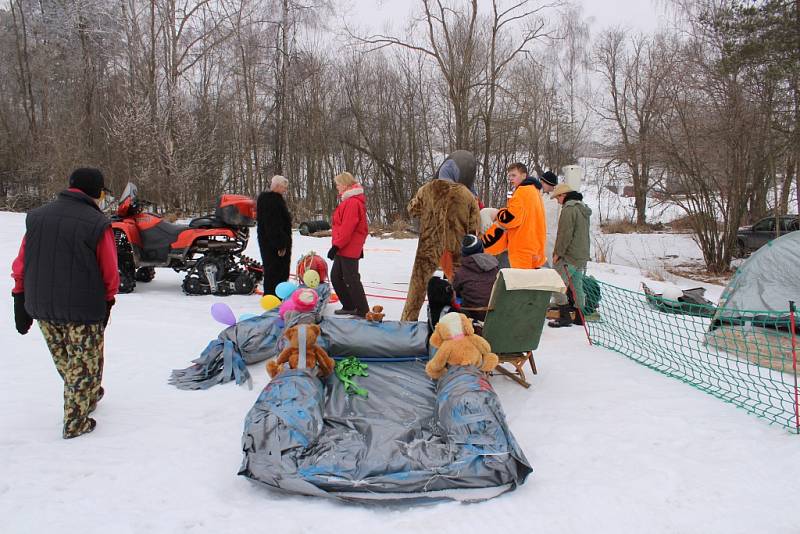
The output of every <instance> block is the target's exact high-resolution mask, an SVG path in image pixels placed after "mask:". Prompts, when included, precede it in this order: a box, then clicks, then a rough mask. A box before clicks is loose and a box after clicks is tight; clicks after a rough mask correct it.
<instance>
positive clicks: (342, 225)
mask: <svg viewBox="0 0 800 534" xmlns="http://www.w3.org/2000/svg"><path fill="white" fill-rule="evenodd" d="M334 182H335V183H336V189H337V191H338V192H339V198H341V202H339V205H338V206H336V210H335V211H334V212H333V221H332V222H333V224H332V226H333V228H332V231H333V236H332V238H331V241H332V245H333V246H332V247H331V249H330V250H329V251H328V259H330V260H332V261H333V267H332V268H331V284H333V289H334V290H335V291H336V295H337V296H338V297H339V302H341V303H342V308H341V309H340V310H336V311H335V312H334V313H335V314H337V315H356V316H358V317H364V316H366V315H367V312H368V311H369V304H368V303H367V296H366V295H365V294H364V286H363V285H362V284H361V275H360V274H359V273H358V261H359V260H360V259H361V258H363V257H364V243H365V242H366V240H367V235H368V234H369V226H368V225H367V203H366V197H364V189H363V188H362V187H361V185H360V184H359V183H358V182H357V181H356V179H355V178H354V177H353V175H352V174H350V173H349V172H343V173H341V174H339V175H337V176H336V177H335V178H334Z"/></svg>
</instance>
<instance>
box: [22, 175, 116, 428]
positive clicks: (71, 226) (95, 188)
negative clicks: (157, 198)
mask: <svg viewBox="0 0 800 534" xmlns="http://www.w3.org/2000/svg"><path fill="white" fill-rule="evenodd" d="M104 192H105V185H104V179H103V174H102V173H101V172H100V171H99V170H97V169H92V168H80V169H76V170H75V171H74V172H73V173H72V175H71V176H70V177H69V189H67V190H66V191H62V192H61V193H60V194H59V195H58V198H56V200H54V201H53V202H50V203H49V204H46V205H44V206H42V207H40V208H37V209H35V210H32V211H31V212H29V213H28V216H27V217H26V218H25V237H24V238H23V240H22V245H21V246H20V249H19V254H18V255H17V258H16V259H15V260H14V262H13V264H12V277H13V278H14V289H13V291H12V296H13V298H14V320H15V323H16V327H17V331H18V332H19V333H20V334H23V335H25V334H27V333H28V331H29V330H30V328H31V325H32V324H33V320H34V319H36V320H38V321H39V328H41V330H42V334H43V335H44V339H45V341H46V342H47V346H48V348H49V349H50V353H51V354H52V356H53V362H54V363H55V366H56V370H57V371H58V374H59V375H61V378H62V379H63V381H64V427H63V434H62V435H63V437H64V439H69V438H74V437H77V436H80V435H81V434H86V433H87V432H91V431H92V430H94V428H95V425H96V422H95V420H94V419H92V418H91V417H89V415H90V414H91V413H92V412H93V411H94V409H95V407H96V406H97V403H98V401H99V400H100V399H101V398H102V397H103V388H102V386H101V382H102V379H103V341H104V339H103V338H104V334H105V329H106V326H107V325H108V319H109V316H110V315H111V307H112V306H113V305H114V302H115V295H116V294H117V290H118V289H119V270H118V268H117V249H116V245H115V243H114V233H113V230H112V229H111V221H110V220H109V219H108V217H106V216H105V215H104V214H103V212H102V211H100V208H99V207H98V204H99V203H100V202H101V200H102V198H103V196H104Z"/></svg>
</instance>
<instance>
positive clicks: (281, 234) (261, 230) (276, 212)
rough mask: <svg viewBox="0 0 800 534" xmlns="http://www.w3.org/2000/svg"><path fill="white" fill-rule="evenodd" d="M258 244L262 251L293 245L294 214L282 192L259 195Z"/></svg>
mask: <svg viewBox="0 0 800 534" xmlns="http://www.w3.org/2000/svg"><path fill="white" fill-rule="evenodd" d="M256 209H257V212H256V218H257V230H258V245H259V247H260V248H261V253H262V254H264V252H265V251H267V250H268V249H269V250H270V251H272V252H276V251H278V250H281V249H290V248H291V247H292V215H291V213H289V208H288V207H286V201H285V200H284V199H283V195H281V194H280V193H274V192H272V191H268V192H266V193H261V194H260V195H258V204H257V207H256Z"/></svg>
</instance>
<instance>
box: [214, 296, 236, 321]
mask: <svg viewBox="0 0 800 534" xmlns="http://www.w3.org/2000/svg"><path fill="white" fill-rule="evenodd" d="M211 317H213V318H214V320H215V321H217V322H219V323H222V324H226V325H228V326H233V325H235V324H236V316H235V315H234V314H233V310H231V307H230V306H228V305H227V304H225V303H223V302H215V303H214V304H212V305H211Z"/></svg>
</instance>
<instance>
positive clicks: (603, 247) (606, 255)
mask: <svg viewBox="0 0 800 534" xmlns="http://www.w3.org/2000/svg"><path fill="white" fill-rule="evenodd" d="M612 252H614V240H613V239H611V238H608V237H606V236H604V235H603V234H600V235H597V236H595V237H594V261H596V262H597V263H608V262H609V261H611V254H612Z"/></svg>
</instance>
